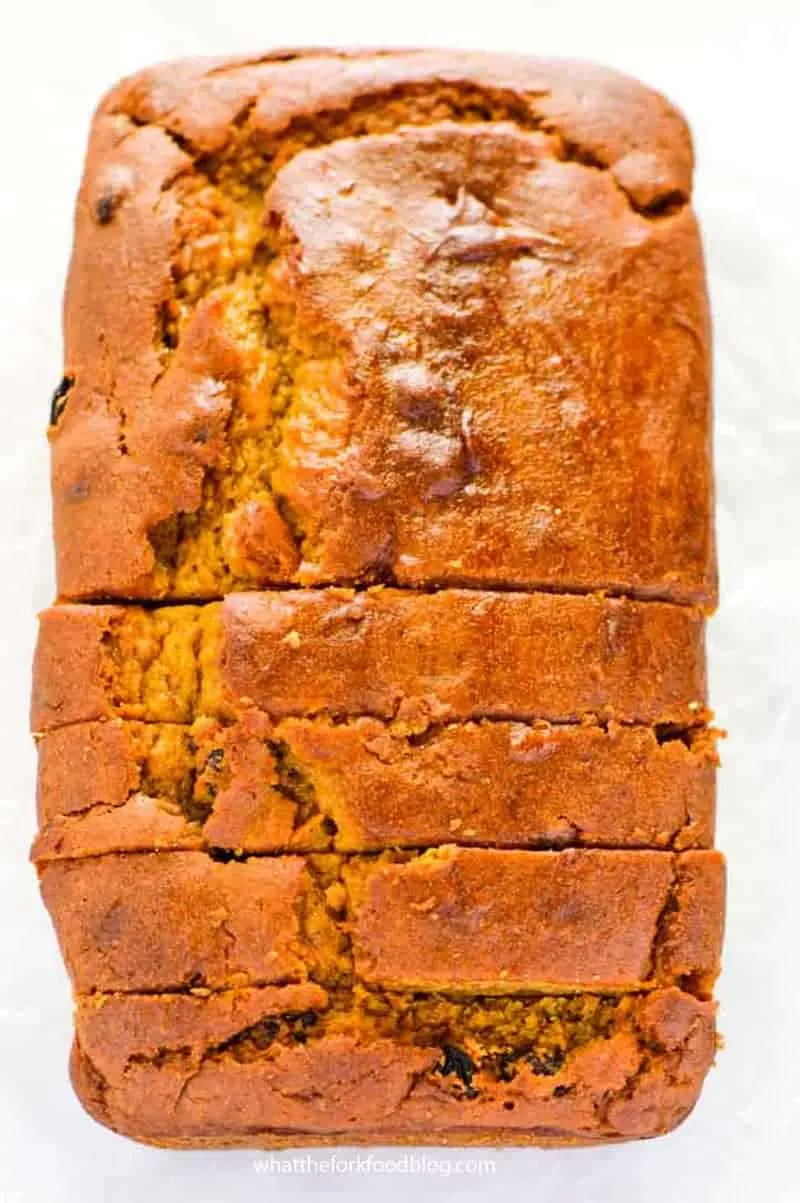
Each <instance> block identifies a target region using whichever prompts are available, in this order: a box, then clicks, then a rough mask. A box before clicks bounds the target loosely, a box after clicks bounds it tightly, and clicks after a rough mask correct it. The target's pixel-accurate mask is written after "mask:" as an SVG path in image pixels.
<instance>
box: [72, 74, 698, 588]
mask: <svg viewBox="0 0 800 1203" xmlns="http://www.w3.org/2000/svg"><path fill="white" fill-rule="evenodd" d="M691 169H692V154H691V145H690V141H689V137H688V133H687V131H686V127H685V124H684V122H683V120H682V118H680V116H679V115H678V114H677V113H676V112H675V110H674V109H672V108H671V107H670V106H669V105H668V104H667V103H666V102H665V101H664V100H663V99H662V98H661V97H659V96H658V95H656V94H655V93H652V92H649V91H648V90H646V89H645V88H643V87H642V86H641V85H639V84H637V83H635V82H634V81H631V80H628V79H625V78H624V77H622V76H618V75H616V74H614V73H612V72H607V71H603V70H601V69H599V68H595V67H592V66H589V65H586V64H575V63H561V64H559V63H552V62H545V61H538V60H525V59H515V58H497V57H492V56H484V55H478V54H471V55H470V54H450V55H443V54H438V53H432V52H416V53H389V54H385V55H358V56H347V55H342V54H337V53H335V52H319V53H316V54H311V55H310V56H306V55H304V56H301V57H299V58H296V59H295V58H289V59H288V60H283V61H275V60H269V59H266V60H260V61H258V62H253V61H246V62H241V61H239V62H231V63H229V64H226V63H217V62H212V63H194V64H192V63H189V64H179V65H177V66H175V65H172V66H170V67H168V68H156V69H154V70H152V71H149V72H144V73H142V74H141V75H139V76H136V77H134V78H133V79H132V80H129V81H126V82H125V83H124V84H122V85H121V86H120V87H119V88H117V89H116V90H115V91H114V92H113V93H111V95H110V96H109V97H108V98H107V99H106V101H105V102H104V103H103V105H102V106H101V108H100V110H99V112H98V115H97V117H96V120H95V125H94V128H93V133H92V139H91V144H90V149H89V156H88V161H87V168H86V173H85V177H84V182H83V186H82V190H81V195H80V198H79V203H78V211H77V219H76V220H77V225H76V243H75V250H74V255H73V262H72V269H71V272H70V278H69V285H68V290H67V300H66V311H65V330H66V366H65V380H68V381H69V389H68V394H67V395H66V397H65V398H62V400H61V402H60V405H59V411H60V413H59V417H58V421H57V423H56V425H55V426H54V428H53V431H52V447H53V490H54V503H55V529H56V544H57V558H58V578H59V591H60V593H61V595H62V596H65V597H71V598H86V597H89V598H94V597H103V596H105V597H108V596H112V597H114V596H116V597H121V598H126V597H143V598H144V597H164V596H172V597H214V596H219V595H221V594H222V593H223V592H226V591H230V590H232V589H247V588H258V587H264V586H265V585H267V584H271V583H278V582H287V583H290V582H299V583H304V584H308V583H314V582H317V583H323V582H336V581H338V582H349V581H353V582H360V581H369V580H375V579H378V580H383V581H386V582H397V583H401V584H407V585H410V586H414V587H416V586H426V585H430V584H432V583H437V584H471V585H481V584H482V585H492V584H496V583H498V582H500V581H504V582H505V583H507V584H516V585H517V586H518V587H524V588H535V587H537V586H539V587H541V586H547V587H549V588H553V589H565V590H575V589H581V590H591V589H598V588H603V589H612V590H615V591H619V592H624V593H630V594H635V595H639V596H642V597H661V598H664V599H669V600H676V601H681V602H693V603H699V604H702V605H703V606H705V607H707V608H712V607H713V605H714V601H715V595H716V594H715V590H716V585H715V567H714V548H713V535H712V531H711V524H710V505H711V484H710V459H709V428H708V426H709V413H708V391H709V364H708V320H707V312H706V300H705V289H704V283H703V271H702V259H701V253H700V248H699V243H698V238H697V232H696V229H695V224H694V219H693V217H692V214H691V212H690V209H689V207H688V204H687V201H688V198H689V194H690V190H691ZM301 200H302V203H300V201H301ZM121 263H124V264H125V267H126V283H125V287H124V288H121V287H120V271H119V267H120V264H121ZM387 283H388V286H389V291H388V292H387V291H386V289H387ZM665 315H668V317H667V319H665ZM588 347H592V348H593V351H592V353H591V354H588V353H587V352H586V351H585V348H588ZM497 381H501V382H502V389H501V390H500V389H498V386H497V383H496V382H497ZM312 410H313V413H314V414H315V420H314V423H313V424H309V420H308V417H309V412H310V411H312ZM121 532H122V533H123V536H124V537H122V538H121V537H120V533H121Z"/></svg>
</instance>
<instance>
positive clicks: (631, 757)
mask: <svg viewBox="0 0 800 1203" xmlns="http://www.w3.org/2000/svg"><path fill="white" fill-rule="evenodd" d="M670 734H671V735H672V737H670ZM715 766H716V752H715V750H714V735H713V733H710V734H708V733H706V732H704V731H703V730H697V731H691V730H690V731H687V732H684V733H683V734H682V737H680V733H669V732H668V733H665V734H663V735H659V733H658V732H657V731H654V730H653V729H651V728H646V727H621V726H618V725H615V724H611V726H610V727H608V728H603V727H600V726H598V725H594V724H591V725H589V724H585V725H580V726H553V725H549V724H540V725H528V724H524V723H505V722H497V723H488V722H482V723H467V724H463V725H462V724H450V725H445V726H440V727H434V728H433V729H431V730H429V731H428V732H426V733H425V734H424V735H422V736H415V735H413V734H406V733H404V732H403V730H402V728H401V729H400V730H399V731H398V730H396V729H395V726H394V725H392V724H387V723H384V722H381V721H379V720H377V719H355V720H352V721H348V722H344V723H332V722H330V721H326V720H320V719H284V720H282V721H281V722H278V723H273V722H270V720H269V719H268V718H267V717H266V716H265V715H263V714H260V713H258V712H255V711H253V712H250V713H248V714H247V715H245V716H243V718H242V719H240V720H238V721H236V722H234V723H232V724H230V725H223V724H221V723H220V722H218V721H216V720H211V719H199V720H197V721H196V722H195V723H194V724H192V726H191V727H190V728H181V727H170V726H168V725H163V724H145V723H137V722H125V721H123V720H119V719H113V720H111V721H110V722H105V723H99V722H94V723H78V724H74V725H72V726H68V727H62V728H57V729H55V730H53V731H49V732H48V733H47V734H46V735H44V736H42V737H41V738H40V740H39V778H38V801H39V825H40V832H39V835H38V837H37V839H36V842H35V844H34V847H33V851H32V857H33V859H34V861H40V862H44V861H46V860H50V859H61V858H74V857H80V856H91V855H96V854H98V853H103V852H136V851H147V850H149V849H151V848H191V847H198V846H206V847H220V848H229V849H231V850H233V851H242V852H251V853H252V852H270V851H282V850H285V849H288V848H292V849H295V850H298V851H300V850H315V849H322V848H333V849H336V850H338V851H344V852H355V851H364V850H369V849H381V848H388V847H395V846H405V847H407V846H421V847H424V846H427V845H435V844H441V843H456V844H471V843H476V844H487V843H491V844H494V845H495V846H501V847H502V846H503V845H507V846H514V845H518V846H526V845H528V846H536V845H540V846H550V847H565V846H568V845H570V844H576V845H587V846H591V845H604V846H612V845H616V846H618V847H625V846H632V847H671V848H675V849H677V850H680V849H685V848H691V847H700V848H704V847H706V848H707V847H710V846H711V843H712V842H713V823H714V778H715Z"/></svg>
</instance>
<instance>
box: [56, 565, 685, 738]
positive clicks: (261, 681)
mask: <svg viewBox="0 0 800 1203" xmlns="http://www.w3.org/2000/svg"><path fill="white" fill-rule="evenodd" d="M703 639H704V623H703V617H702V615H701V614H700V612H699V611H698V610H696V609H694V608H691V607H688V606H674V605H668V604H664V603H655V602H652V603H651V602H647V603H645V602H632V601H628V600H626V599H612V598H605V597H597V596H589V597H557V596H554V595H551V594H546V593H542V594H523V593H483V592H474V591H472V590H455V589H448V590H444V591H442V592H440V593H432V594H419V593H415V592H412V591H405V590H397V589H382V588H377V589H371V590H368V591H366V592H353V591H352V590H346V589H320V590H291V591H285V592H272V593H261V594H232V595H230V596H229V597H227V598H226V599H225V601H224V602H222V603H219V604H212V605H207V606H169V607H161V608H158V607H157V608H154V609H141V608H139V607H123V606H117V607H114V606H88V605H84V606H67V605H64V606H58V607H55V608H54V609H52V610H48V611H46V612H45V613H44V614H43V616H42V621H41V631H40V638H39V644H38V648H37V655H36V666H35V670H34V697H33V711H32V726H33V729H34V730H35V731H45V730H48V729H50V728H52V727H57V726H60V725H63V724H65V723H73V722H86V721H91V720H93V719H104V718H111V717H121V718H139V719H144V720H146V721H148V722H181V723H185V722H191V721H192V720H193V719H194V718H196V717H198V716H199V715H211V716H223V717H235V716H236V715H237V714H238V713H240V711H241V709H242V707H243V706H246V705H254V706H256V707H258V708H260V709H264V710H266V711H268V712H269V713H270V714H272V715H273V716H275V717H285V716H288V715H296V716H308V715H311V714H320V715H323V714H327V715H329V716H333V717H340V718H345V717H357V716H371V717H375V718H384V719H399V720H401V721H402V722H404V723H406V724H408V725H409V727H410V728H411V729H412V730H414V729H416V730H424V729H425V728H426V727H427V726H428V725H429V723H430V722H431V721H435V722H439V721H466V720H469V719H480V718H507V719H519V720H521V721H529V720H535V719H547V720H550V721H553V722H559V721H562V722H563V721H576V720H580V719H582V718H584V717H585V716H586V715H587V714H592V715H597V716H601V717H603V718H608V719H617V720H619V721H625V722H642V723H671V724H679V725H691V724H694V723H697V722H698V720H702V718H703V716H704V711H705V693H706V680H705V657H704V644H703Z"/></svg>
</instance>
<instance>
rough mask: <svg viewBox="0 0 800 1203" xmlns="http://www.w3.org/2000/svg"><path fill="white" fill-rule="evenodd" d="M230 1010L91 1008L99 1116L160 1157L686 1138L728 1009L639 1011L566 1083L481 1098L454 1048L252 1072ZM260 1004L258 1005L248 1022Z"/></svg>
mask: <svg viewBox="0 0 800 1203" xmlns="http://www.w3.org/2000/svg"><path fill="white" fill-rule="evenodd" d="M255 993H256V992H252V994H255ZM277 993H278V992H277V991H274V992H273V995H274V994H277ZM275 1001H276V1000H275V998H274V997H273V998H272V999H270V1000H268V1001H267V1000H264V1002H263V1003H262V1004H261V1013H262V1015H263V1014H265V1013H269V1012H270V1008H271V1007H274V1005H275ZM214 1002H215V1007H214V1008H212V1007H207V1006H204V1007H202V1009H201V1008H199V1007H195V1008H192V1010H193V1015H196V1021H195V1020H194V1018H193V1019H191V1020H188V1022H187V1019H186V1015H185V1013H186V1011H187V1009H188V1008H190V1007H191V1002H189V1000H181V999H177V1000H168V999H167V1000H163V999H158V998H155V997H151V998H139V999H136V998H131V997H126V998H119V999H109V1000H108V1001H107V1002H105V1003H101V1004H99V1005H98V1004H97V1003H93V1002H89V1003H87V1004H83V1005H81V1007H80V1008H79V1010H78V1020H77V1024H78V1036H77V1040H76V1044H75V1047H74V1050H73V1058H72V1077H73V1083H74V1085H75V1088H76V1090H77V1092H78V1095H79V1097H80V1098H81V1101H82V1102H83V1104H84V1106H85V1107H86V1108H87V1109H88V1110H89V1111H90V1112H91V1113H92V1114H93V1115H94V1116H95V1118H97V1119H99V1120H100V1121H101V1122H102V1123H105V1124H107V1125H109V1126H111V1127H113V1128H116V1129H117V1130H118V1131H122V1132H126V1133H127V1134H128V1135H133V1136H135V1137H137V1138H138V1139H145V1140H148V1141H151V1142H153V1143H158V1144H162V1143H163V1144H175V1145H181V1144H192V1145H195V1144H203V1143H208V1144H214V1145H219V1144H237V1143H238V1144H249V1145H251V1146H252V1145H261V1146H262V1147H274V1148H278V1147H285V1146H286V1145H289V1144H297V1143H303V1144H314V1143H347V1144H352V1143H360V1142H369V1143H374V1142H376V1141H379V1142H380V1143H384V1144H386V1143H392V1144H395V1143H399V1144H402V1143H405V1142H414V1143H421V1144H425V1143H455V1144H472V1143H483V1142H492V1143H504V1144H508V1143H534V1144H538V1143H557V1144H570V1143H584V1142H589V1143H591V1142H598V1141H605V1140H614V1139H620V1138H624V1137H645V1136H654V1135H657V1134H659V1133H662V1132H665V1131H668V1130H669V1129H671V1128H673V1127H674V1126H675V1125H676V1124H677V1123H679V1122H680V1121H681V1119H683V1118H684V1117H685V1115H686V1114H687V1113H688V1112H689V1111H690V1110H691V1108H692V1106H693V1105H694V1102H695V1100H696V1098H697V1095H698V1093H699V1089H700V1085H701V1082H702V1078H703V1076H704V1074H705V1072H706V1071H707V1069H708V1068H709V1066H710V1064H711V1062H712V1059H713V1055H714V1046H715V1043H714V1007H713V1004H711V1003H702V1002H698V1001H697V1000H696V999H694V998H692V997H691V996H689V995H686V994H682V993H681V992H680V991H678V990H665V991H656V992H655V993H654V994H651V995H649V996H645V997H643V998H635V997H634V998H632V999H630V1000H625V1002H626V1004H628V1005H627V1006H625V1008H624V1010H622V1009H621V1014H620V1017H619V1018H618V1019H617V1020H615V1021H614V1023H613V1024H612V1026H611V1028H610V1029H609V1031H608V1033H607V1034H606V1035H604V1036H603V1037H598V1038H596V1039H594V1040H590V1041H589V1042H588V1043H587V1044H585V1045H584V1046H583V1047H579V1048H577V1049H576V1050H575V1051H574V1052H572V1053H571V1054H570V1055H569V1056H568V1057H567V1058H566V1059H565V1061H564V1062H563V1063H562V1065H560V1066H559V1067H558V1068H557V1069H555V1070H554V1071H550V1070H545V1072H542V1071H543V1066H542V1065H541V1064H538V1063H537V1062H536V1060H535V1059H533V1058H531V1059H530V1060H528V1059H526V1058H520V1059H519V1060H518V1061H516V1062H515V1063H513V1065H512V1066H511V1067H510V1068H511V1072H509V1071H508V1070H507V1071H506V1074H507V1076H506V1077H505V1079H504V1078H503V1077H498V1075H497V1073H496V1072H492V1071H491V1070H490V1069H487V1070H485V1069H483V1068H479V1069H478V1071H477V1072H476V1074H475V1075H474V1077H473V1078H472V1080H471V1084H470V1087H469V1089H468V1090H465V1089H464V1087H463V1084H461V1083H460V1082H458V1081H455V1082H454V1081H453V1079H452V1078H451V1077H448V1076H447V1075H446V1074H443V1073H442V1061H441V1056H442V1050H441V1047H436V1046H435V1045H434V1046H433V1047H431V1046H428V1047H425V1046H421V1047H420V1046H416V1047H415V1046H414V1044H413V1043H412V1044H408V1043H405V1042H401V1041H399V1040H397V1039H382V1040H380V1041H375V1042H373V1043H371V1044H369V1045H365V1044H362V1043H360V1042H359V1040H358V1038H357V1037H353V1036H347V1035H338V1036H337V1035H334V1034H331V1035H325V1034H323V1035H321V1036H320V1037H319V1038H314V1037H313V1036H312V1037H309V1038H308V1039H307V1041H306V1040H304V1042H303V1043H295V1044H294V1045H289V1046H287V1045H284V1044H281V1045H277V1046H274V1045H273V1046H269V1045H268V1046H267V1047H266V1048H265V1050H264V1052H263V1053H260V1054H257V1055H255V1056H254V1057H247V1058H243V1059H240V1058H238V1057H237V1056H236V1054H235V1052H234V1049H231V1050H230V1051H226V1050H225V1046H224V1042H223V1043H221V1041H220V1036H221V1034H222V1033H224V1034H225V1035H227V1034H228V1033H229V1032H230V1031H231V1029H232V1028H233V1027H234V1026H235V1023H236V1022H240V1020H238V1019H237V1018H236V1014H237V1012H236V1010H235V1008H236V1006H237V1004H236V1002H232V1001H229V1000H224V1001H222V1002H221V1003H219V1002H218V1000H216V999H215V1000H214ZM258 1005H259V1004H258V1000H257V999H254V998H252V997H248V999H246V1000H244V1001H243V1002H242V1004H240V1005H239V1011H238V1014H240V1015H241V1016H242V1017H243V1016H244V1015H245V1014H246V1013H247V1009H248V1008H249V1009H250V1010H251V1011H255V1009H256V1008H257V1007H258ZM109 1012H110V1013H109ZM218 1015H220V1016H221V1017H219V1018H218ZM197 1025H200V1026H197ZM223 1041H224V1037H223ZM157 1042H161V1043H158V1044H157ZM176 1046H180V1048H181V1052H180V1053H179V1054H177V1055H176V1053H172V1054H170V1048H172V1049H175V1048H176ZM445 1068H446V1063H445ZM310 1080H313V1081H314V1083H315V1089H314V1090H313V1091H310V1092H309V1091H308V1089H307V1084H308V1082H309V1081H310ZM244 1133H246V1135H244Z"/></svg>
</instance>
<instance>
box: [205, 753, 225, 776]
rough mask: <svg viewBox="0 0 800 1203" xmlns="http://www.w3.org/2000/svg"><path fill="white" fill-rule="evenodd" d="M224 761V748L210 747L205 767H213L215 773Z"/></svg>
mask: <svg viewBox="0 0 800 1203" xmlns="http://www.w3.org/2000/svg"><path fill="white" fill-rule="evenodd" d="M224 763H225V750H224V748H212V749H211V751H210V752H209V754H208V756H206V763H205V767H206V768H207V769H213V770H214V772H215V773H218V772H219V771H220V769H221V768H222V766H223V764H224Z"/></svg>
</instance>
